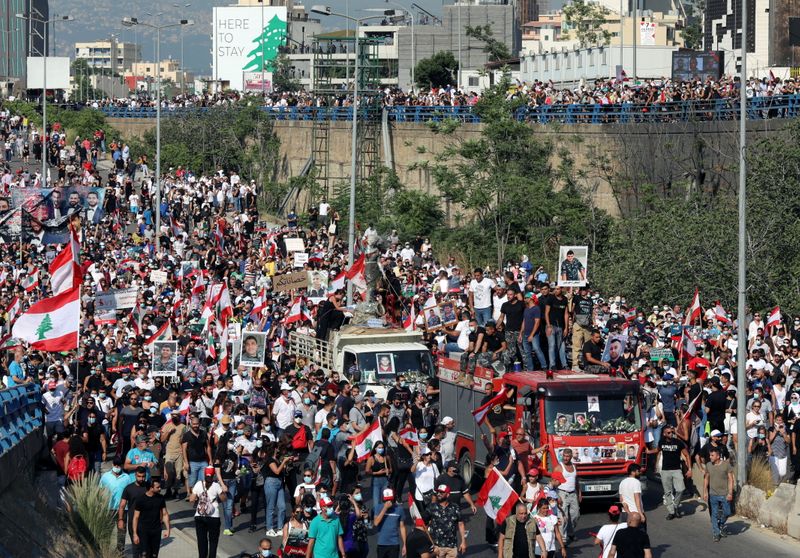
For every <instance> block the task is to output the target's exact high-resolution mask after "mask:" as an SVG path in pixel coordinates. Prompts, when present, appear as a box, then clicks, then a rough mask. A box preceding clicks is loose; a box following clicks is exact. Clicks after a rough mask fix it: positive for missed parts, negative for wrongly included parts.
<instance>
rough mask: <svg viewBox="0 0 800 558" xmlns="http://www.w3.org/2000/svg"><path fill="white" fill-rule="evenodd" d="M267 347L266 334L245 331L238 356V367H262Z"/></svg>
mask: <svg viewBox="0 0 800 558" xmlns="http://www.w3.org/2000/svg"><path fill="white" fill-rule="evenodd" d="M266 347H267V334H266V333H264V332H259V331H246V332H244V333H243V336H242V348H241V352H240V356H239V365H240V366H249V367H261V366H264V354H265V352H266Z"/></svg>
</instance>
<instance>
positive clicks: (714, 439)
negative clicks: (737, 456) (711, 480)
mask: <svg viewBox="0 0 800 558" xmlns="http://www.w3.org/2000/svg"><path fill="white" fill-rule="evenodd" d="M710 436H711V439H710V440H709V442H708V443H707V444H706V445H704V446H703V447H702V448H701V449H700V451H699V452H698V453H697V455H696V456H695V460H696V461H697V463H698V464H700V465H705V464H706V463H708V462H709V461H710V459H711V457H709V453H710V452H711V450H712V449H713V450H717V451H718V452H719V458H720V459H722V460H723V461H727V460H728V459H730V458H731V453H730V452H729V451H728V448H726V447H725V444H723V443H722V436H723V434H722V431H720V430H712V431H711V434H710Z"/></svg>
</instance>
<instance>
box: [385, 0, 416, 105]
mask: <svg viewBox="0 0 800 558" xmlns="http://www.w3.org/2000/svg"><path fill="white" fill-rule="evenodd" d="M386 3H387V4H391V5H392V6H397V7H398V8H400V9H401V10H403V11H404V12H405V13H407V14H408V15H409V16H411V89H412V90H413V89H414V86H415V85H416V83H417V82H416V81H414V77H415V76H414V66H416V65H417V52H416V49H415V48H414V47H415V46H416V45H415V44H414V13H413V12H412V11H411V10H409V9H408V8H406V7H404V6H403V5H402V4H398V3H397V2H392V1H391V0H386ZM397 54H398V56H399V55H400V44H399V41H398V44H397Z"/></svg>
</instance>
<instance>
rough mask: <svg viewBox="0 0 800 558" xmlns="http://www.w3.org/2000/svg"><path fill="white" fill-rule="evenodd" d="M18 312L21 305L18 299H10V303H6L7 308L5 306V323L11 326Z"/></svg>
mask: <svg viewBox="0 0 800 558" xmlns="http://www.w3.org/2000/svg"><path fill="white" fill-rule="evenodd" d="M20 310H22V303H21V302H20V301H19V298H18V297H16V296H15V297H14V298H12V299H11V302H9V303H8V306H6V314H8V317H7V318H6V321H7V323H9V324H13V323H14V320H15V319H17V316H18V315H19V311H20Z"/></svg>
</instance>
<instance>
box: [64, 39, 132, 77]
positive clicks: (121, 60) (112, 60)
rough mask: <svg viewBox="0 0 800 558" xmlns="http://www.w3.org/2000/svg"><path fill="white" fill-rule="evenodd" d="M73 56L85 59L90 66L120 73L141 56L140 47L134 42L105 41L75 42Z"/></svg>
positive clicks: (128, 68)
mask: <svg viewBox="0 0 800 558" xmlns="http://www.w3.org/2000/svg"><path fill="white" fill-rule="evenodd" d="M75 58H76V59H78V58H81V59H83V60H86V63H87V64H88V66H89V67H90V68H93V69H95V70H107V71H108V72H113V73H115V74H121V73H123V72H125V71H127V70H130V69H131V67H132V66H133V64H134V63H136V62H138V61H139V60H141V58H142V49H141V47H140V46H139V45H137V44H135V43H121V42H119V41H117V40H116V38H111V39H110V40H107V41H92V42H88V43H75Z"/></svg>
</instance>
